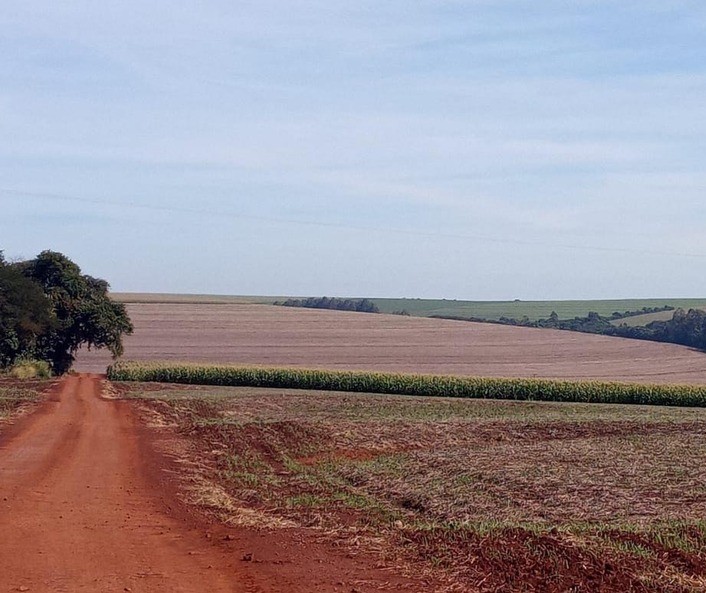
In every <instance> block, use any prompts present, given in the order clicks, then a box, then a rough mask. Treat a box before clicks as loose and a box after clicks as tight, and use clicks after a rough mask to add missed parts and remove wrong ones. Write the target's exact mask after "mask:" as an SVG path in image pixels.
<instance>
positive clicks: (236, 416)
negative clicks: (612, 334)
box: [116, 383, 706, 593]
mask: <svg viewBox="0 0 706 593" xmlns="http://www.w3.org/2000/svg"><path fill="white" fill-rule="evenodd" d="M116 386H117V389H118V391H119V393H120V395H122V396H123V397H125V398H128V399H136V400H137V402H136V404H137V405H138V406H144V408H143V414H146V415H148V416H149V417H151V418H152V424H153V425H154V426H157V427H162V428H159V429H157V430H162V431H167V432H169V431H174V430H176V433H175V435H176V436H177V438H178V439H180V440H181V441H182V442H184V443H188V446H186V447H185V448H184V449H183V451H185V453H183V454H182V455H181V458H182V464H183V466H182V467H183V470H182V473H183V474H184V475H185V476H186V478H185V480H184V488H186V489H187V491H188V492H189V494H188V495H187V496H188V498H190V500H191V502H192V503H193V504H195V505H196V506H198V507H199V508H200V509H201V510H202V511H205V512H206V513H209V514H211V515H212V516H214V517H217V518H218V519H219V520H220V521H224V522H227V523H228V524H230V525H233V526H240V528H241V529H260V530H261V531H264V532H267V533H269V534H275V535H274V536H272V535H271V536H270V539H272V540H274V541H277V539H278V538H285V539H286V538H287V537H289V535H288V534H291V533H300V534H302V537H303V538H304V539H303V541H309V542H312V541H319V542H320V543H321V544H323V543H324V542H329V543H331V544H334V545H335V546H336V547H337V548H338V549H340V550H348V551H351V550H352V551H354V553H355V554H356V555H358V556H360V557H361V558H372V559H373V561H374V562H373V563H372V565H373V566H377V567H383V568H385V570H389V571H391V572H390V573H389V574H390V578H392V576H393V575H395V574H397V575H400V574H401V575H403V576H406V577H407V578H408V579H410V580H411V581H412V582H413V583H416V587H415V586H413V587H412V590H414V591H429V592H432V591H456V592H469V593H470V592H475V593H479V592H482V593H486V592H487V593H491V592H496V591H505V592H507V593H519V592H523V593H529V592H533V593H559V592H562V593H563V592H566V591H573V592H574V593H595V592H603V593H609V592H610V593H618V592H619V593H623V592H627V591H632V592H640V593H647V592H654V593H657V592H659V593H687V592H689V593H691V592H697V591H704V590H706V524H704V521H703V517H704V514H705V513H706V473H705V470H704V467H703V458H704V455H706V444H705V443H706V440H705V439H706V411H704V410H697V409H681V408H658V407H646V406H620V405H600V404H566V403H559V404H557V403H539V402H499V401H477V400H457V399H449V398H429V397H427V398H418V397H411V396H381V395H370V394H348V393H327V392H315V391H288V390H276V389H252V388H214V387H195V386H186V387H185V386H176V385H162V386H160V385H157V384H132V383H131V384H127V383H125V384H116ZM170 427H171V428H170ZM276 534H279V535H276ZM349 553H350V552H349ZM285 570H286V569H285ZM360 578H361V581H360V582H361V583H365V582H366V580H365V579H366V578H371V577H362V576H361V577H360ZM368 583H369V584H372V589H371V590H387V587H386V586H381V583H380V582H379V581H377V582H375V581H374V579H373V580H371V581H368ZM422 583H424V584H422ZM400 586H401V585H400ZM377 587H380V589H378V588H377ZM390 588H392V589H394V588H396V586H391V587H390ZM341 590H342V591H348V590H349V589H348V588H342V589H341ZM350 590H356V591H363V590H367V588H366V587H365V586H358V587H354V588H353V589H350Z"/></svg>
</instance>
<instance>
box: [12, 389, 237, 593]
mask: <svg viewBox="0 0 706 593" xmlns="http://www.w3.org/2000/svg"><path fill="white" fill-rule="evenodd" d="M100 389H101V380H100V378H99V377H97V376H95V375H93V376H90V375H82V376H78V377H70V378H68V379H67V380H65V381H64V382H63V383H62V387H61V391H60V392H57V393H56V394H55V395H54V396H53V397H52V398H50V401H49V402H47V403H45V404H44V405H43V406H42V407H41V408H40V409H39V410H38V411H37V412H35V413H34V414H32V415H30V416H28V417H26V418H25V419H23V420H22V421H21V422H20V423H18V425H16V426H15V427H13V428H12V429H10V430H9V431H6V432H5V433H4V434H3V436H2V438H1V439H0V528H1V530H2V531H1V536H0V591H30V592H32V593H36V592H40V593H43V592H47V593H48V592H52V593H54V592H58V591H68V592H77V591H91V592H92V593H95V592H103V591H106V592H107V591H111V592H112V591H116V592H121V591H135V592H143V593H154V592H161V591H164V592H165V593H166V592H170V593H173V592H180V591H181V592H190V593H193V592H200V591H208V592H209V593H220V592H225V591H243V590H246V589H245V588H240V587H239V586H238V584H237V582H236V575H235V567H234V558H233V556H232V555H228V554H226V553H225V552H223V551H222V550H220V549H219V548H218V547H216V546H214V545H212V544H209V543H208V542H207V541H205V540H204V539H203V537H200V536H199V534H198V533H197V532H196V530H192V529H190V528H189V527H188V526H187V525H186V524H185V523H184V522H182V521H179V520H178V519H177V518H176V517H174V516H172V515H169V514H167V511H168V509H169V506H168V504H165V502H164V501H161V502H160V494H159V493H158V492H157V491H156V490H155V488H154V487H153V486H151V485H150V484H151V483H150V481H149V479H148V477H147V474H146V471H145V466H144V462H143V459H142V456H141V452H140V450H139V448H138V437H137V434H138V431H137V430H136V426H135V421H134V420H133V414H132V413H131V410H130V408H129V407H128V406H127V405H125V404H123V403H122V402H115V401H108V400H105V399H101V398H100Z"/></svg>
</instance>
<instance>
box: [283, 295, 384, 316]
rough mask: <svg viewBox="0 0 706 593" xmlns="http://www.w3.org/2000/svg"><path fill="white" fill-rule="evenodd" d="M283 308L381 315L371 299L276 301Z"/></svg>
mask: <svg viewBox="0 0 706 593" xmlns="http://www.w3.org/2000/svg"><path fill="white" fill-rule="evenodd" d="M274 304H275V305H279V306H282V307H304V308H306V309H333V310H335V311H355V312H357V313H380V309H379V308H378V306H377V305H376V304H375V303H373V301H371V300H370V299H340V298H338V297H309V298H306V299H287V300H286V301H276V302H275V303H274Z"/></svg>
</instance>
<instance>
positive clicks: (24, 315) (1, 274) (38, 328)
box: [0, 251, 55, 368]
mask: <svg viewBox="0 0 706 593" xmlns="http://www.w3.org/2000/svg"><path fill="white" fill-rule="evenodd" d="M54 323H55V318H54V316H53V315H52V312H51V302H50V301H49V299H48V298H47V297H46V295H45V294H44V292H43V291H42V287H41V286H39V285H38V284H37V283H36V282H33V281H32V280H30V279H29V278H26V277H25V276H24V275H23V274H22V272H21V270H19V269H18V268H17V267H16V266H12V265H9V264H7V263H6V262H5V259H4V257H3V254H2V252H1V251H0V368H2V367H4V366H8V365H11V364H12V363H13V362H15V360H17V359H18V358H20V357H21V356H23V355H25V356H30V357H35V356H36V350H37V345H38V344H37V343H38V340H39V337H40V336H42V335H44V334H45V333H47V332H48V331H49V330H51V329H52V328H53V327H54Z"/></svg>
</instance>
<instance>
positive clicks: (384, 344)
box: [76, 304, 706, 384]
mask: <svg viewBox="0 0 706 593" xmlns="http://www.w3.org/2000/svg"><path fill="white" fill-rule="evenodd" d="M128 310H129V313H130V316H131V318H132V320H133V322H134V324H135V334H134V335H133V336H130V337H128V338H127V339H126V341H125V358H126V359H133V360H183V361H195V362H197V361H204V362H215V363H218V362H223V363H243V364H261V365H280V366H282V365H284V366H299V367H315V368H332V369H361V370H380V371H403V372H417V373H440V374H455V375H482V376H507V377H513V376H514V377H517V376H522V377H532V376H537V377H559V378H571V379H586V378H594V379H607V380H623V381H643V382H654V383H676V382H682V383H699V384H705V383H706V356H704V354H703V353H700V352H696V351H692V350H689V349H688V348H685V347H682V346H676V345H672V344H658V343H655V342H644V341H639V340H628V339H621V338H611V337H605V336H595V335H588V334H581V333H576V332H568V331H555V330H545V329H532V328H522V327H509V326H500V325H492V324H484V323H468V322H462V321H448V320H440V319H423V318H415V317H402V316H396V315H371V314H365V313H347V312H339V311H317V310H307V309H291V308H286V307H273V306H267V305H207V304H131V305H128ZM109 363H110V358H109V356H107V355H106V354H105V353H102V352H83V353H81V355H80V356H79V360H78V363H77V367H76V368H77V369H79V370H82V371H92V372H103V371H104V370H105V368H106V366H107V365H108V364H109Z"/></svg>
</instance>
